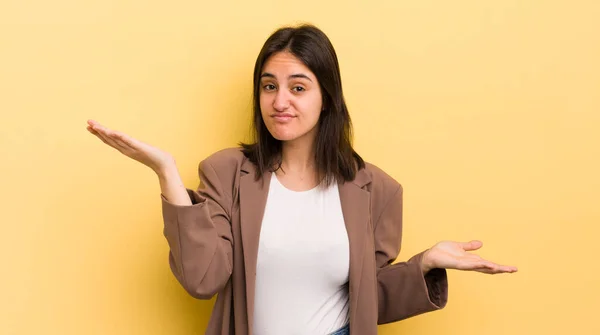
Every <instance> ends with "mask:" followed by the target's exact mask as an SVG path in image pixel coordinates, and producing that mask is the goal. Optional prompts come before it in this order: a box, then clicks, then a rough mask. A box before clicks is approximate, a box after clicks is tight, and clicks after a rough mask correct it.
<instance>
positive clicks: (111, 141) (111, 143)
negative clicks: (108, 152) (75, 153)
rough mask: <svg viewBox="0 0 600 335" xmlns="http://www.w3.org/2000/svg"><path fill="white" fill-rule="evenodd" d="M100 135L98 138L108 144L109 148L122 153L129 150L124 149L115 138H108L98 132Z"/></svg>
mask: <svg viewBox="0 0 600 335" xmlns="http://www.w3.org/2000/svg"><path fill="white" fill-rule="evenodd" d="M97 133H98V135H97V136H98V137H99V138H100V139H101V140H102V141H103V142H104V143H106V144H108V145H109V146H111V147H113V148H115V149H117V150H119V151H120V152H121V153H125V151H126V150H127V148H124V147H123V146H122V145H120V144H119V143H117V142H116V141H115V140H114V139H113V138H111V137H110V136H108V135H107V134H106V133H102V132H97Z"/></svg>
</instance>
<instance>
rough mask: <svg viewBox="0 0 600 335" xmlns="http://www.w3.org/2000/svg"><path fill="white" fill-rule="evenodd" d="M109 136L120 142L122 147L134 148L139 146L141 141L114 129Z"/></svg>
mask: <svg viewBox="0 0 600 335" xmlns="http://www.w3.org/2000/svg"><path fill="white" fill-rule="evenodd" d="M110 136H111V138H113V139H114V140H115V141H116V142H118V143H120V144H121V145H122V146H123V147H126V148H128V149H131V150H136V149H138V148H139V147H140V145H141V142H140V141H138V140H136V139H134V138H133V137H131V136H128V135H126V134H124V133H121V132H119V131H114V132H112V133H111V135H110Z"/></svg>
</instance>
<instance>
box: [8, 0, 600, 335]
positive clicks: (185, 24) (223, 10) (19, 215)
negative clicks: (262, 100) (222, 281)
mask: <svg viewBox="0 0 600 335" xmlns="http://www.w3.org/2000/svg"><path fill="white" fill-rule="evenodd" d="M599 18H600V4H599V2H597V1H592V0H590V1H579V0H572V1H517V0H511V1H506V0H505V1H500V0H497V1H474V0H473V1H462V0H459V1H372V2H370V3H368V4H367V2H366V1H362V2H359V1H323V0H320V1H300V2H297V1H295V2H292V1H289V2H287V1H285V2H284V1H279V2H275V1H243V2H242V1H239V2H233V1H229V2H226V1H210V2H208V1H190V0H187V1H186V0H172V1H141V0H121V1H100V0H88V1H74V0H56V1H41V0H34V1H18V0H8V1H7V0H2V1H1V2H0V28H1V29H0V115H1V116H0V127H1V128H0V129H1V132H0V141H1V142H0V159H1V160H2V161H1V162H0V176H1V178H2V184H1V194H2V195H1V197H2V201H1V202H0V204H1V205H2V218H1V221H0V222H2V230H1V231H2V242H1V243H0V248H1V249H0V252H1V253H2V260H3V261H2V274H1V276H0V290H1V291H0V293H1V294H0V301H1V302H0V304H1V305H0V306H1V310H0V333H1V334H52V335H53V334H57V335H58V334H61V335H63V334H69V335H70V334H115V335H121V334H148V335H150V334H152V335H158V334H170V335H178V334H182V335H183V334H201V333H203V331H204V329H205V326H206V323H207V320H208V316H209V313H210V309H211V306H212V302H211V301H199V300H195V299H193V298H191V297H189V296H188V295H187V294H186V293H184V291H183V289H182V288H181V287H180V286H179V285H178V283H177V282H176V281H175V279H174V277H173V276H172V275H171V273H170V271H169V266H168V261H167V255H168V247H167V244H166V241H165V240H164V238H163V236H162V219H161V212H160V198H159V187H158V182H157V178H156V177H155V176H154V175H153V174H152V172H151V171H150V170H149V169H147V168H145V167H143V166H141V165H140V164H138V163H136V162H134V161H130V160H128V159H126V158H125V157H123V156H121V155H120V154H119V153H118V152H117V151H115V150H112V149H110V148H108V147H106V146H105V145H104V144H103V143H101V142H100V141H99V140H97V139H96V138H94V137H93V136H92V135H90V134H89V133H88V132H87V131H86V130H85V126H86V124H85V122H86V120H87V119H88V118H93V119H96V120H98V121H100V122H103V123H105V124H106V125H108V126H110V127H113V128H116V129H119V130H122V131H125V132H127V133H129V134H131V135H133V136H135V137H137V138H139V139H142V140H144V141H147V142H150V143H152V144H154V145H157V146H159V147H161V148H163V149H165V150H168V151H170V152H171V153H172V154H174V155H175V157H176V159H177V161H178V164H179V168H180V171H181V173H182V176H183V178H184V181H185V183H186V185H187V186H188V187H192V188H193V187H196V186H197V183H198V179H197V174H196V168H197V164H198V162H199V161H200V160H201V159H202V158H204V157H206V156H207V155H209V154H211V153H213V152H214V151H217V150H219V149H222V148H225V147H229V146H234V145H235V144H236V143H237V142H238V141H240V140H244V139H246V138H247V137H246V135H247V131H248V125H249V121H250V106H251V101H250V98H251V74H252V67H253V63H254V60H255V57H256V56H257V53H258V51H259V49H260V47H261V46H262V43H263V42H264V40H265V39H266V38H267V36H268V35H269V34H270V33H271V32H272V31H273V30H274V29H276V28H277V27H279V26H280V25H284V24H293V23H297V22H312V23H314V24H316V25H318V26H319V27H321V28H322V29H323V30H324V31H325V32H326V33H327V34H328V35H329V37H330V38H331V40H332V42H333V44H334V46H335V47H336V50H337V52H338V55H339V59H340V63H341V68H342V76H343V80H344V89H345V96H346V98H347V102H348V104H349V107H350V112H351V115H352V118H353V121H354V125H355V134H356V141H355V144H356V148H357V150H358V151H359V152H360V153H361V154H362V155H363V157H364V158H366V159H367V160H368V161H371V162H372V163H375V164H377V165H379V166H380V167H382V168H383V169H385V170H386V171H387V172H388V173H389V174H391V175H392V176H394V177H395V178H396V179H397V180H399V181H400V182H401V183H402V184H403V185H404V189H405V220H404V222H405V230H404V232H405V233H404V244H403V250H402V252H401V255H400V259H401V260H406V259H408V258H409V257H410V256H411V255H413V254H414V253H417V252H419V251H421V250H423V249H424V248H427V247H429V246H431V245H433V244H434V243H435V242H436V241H438V240H441V239H455V240H468V239H481V240H483V241H484V244H485V246H484V248H483V249H482V250H481V252H480V254H481V255H483V256H484V257H488V258H490V259H492V260H494V261H498V262H500V263H506V264H510V265H516V266H518V267H519V269H520V271H519V272H518V273H517V274H514V275H501V276H500V275H499V276H487V275H482V274H478V273H459V272H450V273H449V281H450V299H449V303H448V305H447V307H446V309H444V310H442V311H438V312H434V313H430V314H426V315H423V316H419V317H416V318H412V319H409V320H406V321H403V322H399V323H395V324H392V325H385V326H382V327H381V334H384V335H391V334H434V333H437V334H449V335H450V334H465V333H472V334H486V335H487V334H490V335H493V334H568V333H577V334H599V333H600V327H599V326H598V323H597V315H596V314H597V313H598V307H597V306H598V299H599V298H600V294H599V293H600V288H599V286H600V279H599V278H598V276H599V274H600V273H599V271H598V262H599V260H598V257H597V255H598V253H599V251H600V250H599V248H598V245H597V243H598V237H597V236H598V233H599V232H600V229H599V228H598V225H599V224H600V191H599V190H600V177H599V172H600V158H599V157H600V19H599ZM356 335H360V334H356Z"/></svg>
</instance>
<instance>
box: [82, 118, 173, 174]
mask: <svg viewBox="0 0 600 335" xmlns="http://www.w3.org/2000/svg"><path fill="white" fill-rule="evenodd" d="M87 130H88V131H89V132H90V133H92V134H94V135H96V137H98V138H99V139H100V140H102V142H104V143H106V144H108V145H109V146H111V147H113V148H115V149H117V150H119V152H121V153H122V154H124V155H125V156H127V157H129V158H132V159H135V160H136V161H138V162H140V163H142V164H144V165H146V166H148V167H149V168H151V169H152V170H153V171H154V172H156V173H157V174H159V175H160V174H161V173H164V171H166V170H167V169H168V168H170V167H171V166H174V165H175V159H174V158H173V156H171V154H169V153H167V152H164V151H162V150H160V149H158V148H155V147H153V146H151V145H149V144H146V143H144V142H142V141H139V140H136V139H135V138H133V137H131V136H128V135H126V134H124V133H121V132H118V131H115V130H111V129H108V128H106V127H104V126H102V125H101V124H99V123H98V122H96V121H94V120H88V126H87Z"/></svg>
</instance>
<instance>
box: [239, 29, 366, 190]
mask: <svg viewBox="0 0 600 335" xmlns="http://www.w3.org/2000/svg"><path fill="white" fill-rule="evenodd" d="M282 51H286V52H290V53H291V54H292V55H294V56H295V57H297V58H298V59H299V60H300V61H302V62H303V63H304V64H305V65H306V66H307V67H308V68H309V69H310V70H311V71H312V72H313V73H314V74H315V76H316V77H317V80H318V82H319V85H320V86H321V94H322V96H323V107H324V109H323V111H322V112H321V114H320V117H319V121H318V133H317V135H316V138H315V146H314V153H315V157H314V159H315V164H316V169H317V176H318V178H319V179H318V180H320V181H322V186H329V185H331V184H332V183H333V182H334V181H338V182H344V181H351V180H354V178H355V176H356V172H357V171H358V170H359V169H361V168H364V167H365V163H364V161H363V159H362V158H361V157H360V156H359V155H358V153H356V151H354V149H353V148H352V123H351V121H350V115H349V113H348V108H347V107H346V102H345V101H344V95H343V93H342V80H341V75H340V67H339V64H338V59H337V56H336V53H335V50H334V49H333V45H332V44H331V42H330V41H329V38H328V37H327V36H326V35H325V34H324V33H323V32H322V31H321V30H320V29H319V28H317V27H315V26H313V25H309V24H303V25H300V26H297V27H283V28H280V29H278V30H277V31H275V32H274V33H273V34H272V35H271V36H270V37H269V38H268V39H267V41H266V42H265V44H264V45H263V47H262V49H261V50H260V53H259V54H258V58H257V59H256V64H255V66H254V94H253V104H254V120H253V129H252V135H253V140H254V143H252V144H245V143H240V146H242V147H243V152H244V155H245V156H246V157H248V159H249V160H250V161H251V162H252V163H254V164H255V165H256V166H257V174H256V176H255V179H256V180H258V179H260V178H262V176H263V174H264V172H266V171H275V170H277V169H279V168H281V159H282V157H281V150H282V143H281V141H279V140H277V139H275V138H274V137H273V136H272V135H271V133H270V132H269V130H268V129H267V127H266V125H265V123H264V121H263V119H262V116H261V111H260V96H259V95H260V88H261V85H260V76H261V72H262V70H263V66H264V64H265V63H266V61H267V60H268V59H269V57H271V56H272V55H273V54H275V53H278V52H282ZM274 166H277V168H274Z"/></svg>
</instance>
